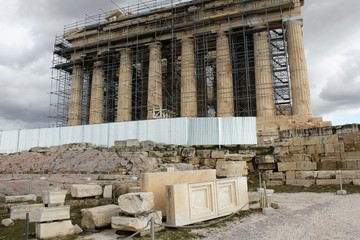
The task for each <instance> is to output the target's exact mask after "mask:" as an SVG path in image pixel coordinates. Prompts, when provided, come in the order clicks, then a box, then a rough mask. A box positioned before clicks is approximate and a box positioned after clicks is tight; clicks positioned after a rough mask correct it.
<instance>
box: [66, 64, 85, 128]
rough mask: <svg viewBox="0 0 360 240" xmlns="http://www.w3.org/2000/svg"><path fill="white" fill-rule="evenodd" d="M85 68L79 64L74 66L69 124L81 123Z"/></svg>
mask: <svg viewBox="0 0 360 240" xmlns="http://www.w3.org/2000/svg"><path fill="white" fill-rule="evenodd" d="M83 75H84V72H83V69H82V67H81V66H79V65H75V66H73V68H72V79H71V92H70V103H69V112H68V125H69V126H76V125H80V124H81V104H82V93H83Z"/></svg>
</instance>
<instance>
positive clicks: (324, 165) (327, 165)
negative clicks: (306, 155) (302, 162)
mask: <svg viewBox="0 0 360 240" xmlns="http://www.w3.org/2000/svg"><path fill="white" fill-rule="evenodd" d="M317 168H318V170H319V171H329V170H336V169H337V167H336V162H333V161H331V162H330V161H326V162H318V163H317Z"/></svg>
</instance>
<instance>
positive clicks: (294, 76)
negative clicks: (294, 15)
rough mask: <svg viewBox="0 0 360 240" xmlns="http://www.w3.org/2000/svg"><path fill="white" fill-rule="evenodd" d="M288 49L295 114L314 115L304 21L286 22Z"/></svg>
mask: <svg viewBox="0 0 360 240" xmlns="http://www.w3.org/2000/svg"><path fill="white" fill-rule="evenodd" d="M286 25H287V26H286V39H287V50H288V55H289V67H290V78H291V95H292V111H293V115H308V116H309V115H312V110H311V101H310V87H309V80H308V73H307V67H306V58H305V50H304V43H303V37H302V29H301V28H302V21H301V20H292V21H289V22H287V24H286Z"/></svg>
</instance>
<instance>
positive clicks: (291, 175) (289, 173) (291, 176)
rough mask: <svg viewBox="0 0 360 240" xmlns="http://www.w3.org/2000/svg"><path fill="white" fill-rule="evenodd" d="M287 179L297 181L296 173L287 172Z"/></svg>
mask: <svg viewBox="0 0 360 240" xmlns="http://www.w3.org/2000/svg"><path fill="white" fill-rule="evenodd" d="M285 174H286V179H289V180H293V179H295V171H286V172H285Z"/></svg>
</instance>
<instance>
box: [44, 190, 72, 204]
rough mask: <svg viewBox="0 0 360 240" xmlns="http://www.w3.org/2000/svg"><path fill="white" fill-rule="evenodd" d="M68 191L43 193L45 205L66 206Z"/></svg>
mask: <svg viewBox="0 0 360 240" xmlns="http://www.w3.org/2000/svg"><path fill="white" fill-rule="evenodd" d="M67 192H68V191H67V190H50V191H43V203H44V204H46V205H47V206H60V205H64V202H65V197H66V194H67Z"/></svg>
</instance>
